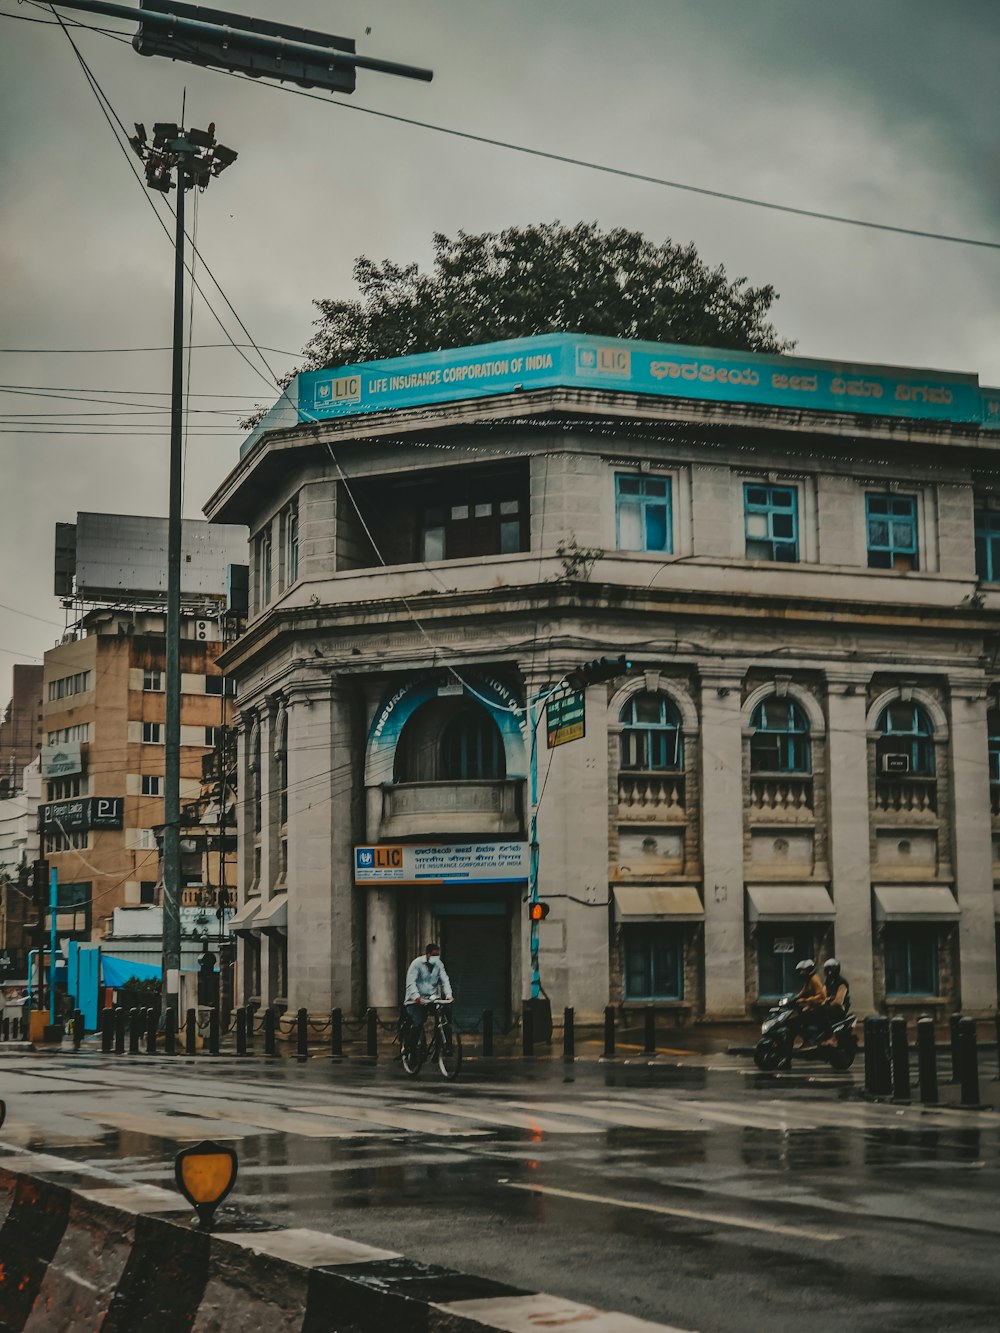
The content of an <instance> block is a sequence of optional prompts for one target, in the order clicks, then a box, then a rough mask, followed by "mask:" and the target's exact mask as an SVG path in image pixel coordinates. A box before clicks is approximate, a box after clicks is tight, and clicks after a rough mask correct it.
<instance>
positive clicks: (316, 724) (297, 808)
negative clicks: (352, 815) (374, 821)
mask: <svg viewBox="0 0 1000 1333" xmlns="http://www.w3.org/2000/svg"><path fill="white" fill-rule="evenodd" d="M285 697H286V700H287V710H288V1004H289V1008H290V1009H293V1010H294V1009H297V1008H299V1007H301V1006H303V1005H304V1006H305V1007H306V1008H307V1009H309V1010H310V1011H311V1012H313V1013H316V1014H323V1013H326V1012H328V1011H329V1010H330V1009H331V1008H332V1007H333V1004H332V986H331V963H332V957H333V892H332V867H331V856H330V848H331V836H330V828H331V818H332V811H331V800H330V798H331V792H332V790H333V788H334V787H335V786H336V785H338V782H337V779H338V777H342V776H343V775H340V774H338V773H337V772H336V771H335V770H336V768H337V763H338V758H337V756H336V755H335V754H334V752H333V745H332V720H331V713H332V701H331V687H330V678H329V676H324V675H322V674H320V673H319V672H316V673H315V674H313V673H310V674H309V675H308V676H303V677H299V678H297V679H295V680H293V681H290V682H289V684H288V686H287V687H286V689H285Z"/></svg>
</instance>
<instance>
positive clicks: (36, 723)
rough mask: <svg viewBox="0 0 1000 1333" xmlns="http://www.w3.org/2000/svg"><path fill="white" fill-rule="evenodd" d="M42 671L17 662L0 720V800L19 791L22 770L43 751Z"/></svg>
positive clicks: (39, 667) (38, 667) (37, 667)
mask: <svg viewBox="0 0 1000 1333" xmlns="http://www.w3.org/2000/svg"><path fill="white" fill-rule="evenodd" d="M42 732H43V727H42V668H41V666H26V665H24V664H23V663H17V664H16V665H15V667H14V672H13V684H12V690H11V698H10V702H9V703H8V705H7V708H6V710H5V712H4V715H3V718H2V720H0V798H2V797H4V796H10V795H12V794H13V793H14V792H16V791H20V790H21V778H22V775H23V773H24V770H25V769H26V768H27V767H28V765H29V764H31V763H32V762H33V761H34V760H35V759H37V758H38V751H39V750H40V749H41V748H42Z"/></svg>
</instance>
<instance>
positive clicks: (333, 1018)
mask: <svg viewBox="0 0 1000 1333" xmlns="http://www.w3.org/2000/svg"><path fill="white" fill-rule="evenodd" d="M343 1058H344V1014H343V1011H342V1010H340V1009H331V1010H330V1059H331V1060H343Z"/></svg>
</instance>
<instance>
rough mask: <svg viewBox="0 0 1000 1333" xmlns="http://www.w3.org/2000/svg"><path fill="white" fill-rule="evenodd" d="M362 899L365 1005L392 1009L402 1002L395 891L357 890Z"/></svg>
mask: <svg viewBox="0 0 1000 1333" xmlns="http://www.w3.org/2000/svg"><path fill="white" fill-rule="evenodd" d="M358 892H359V893H363V894H365V895H366V904H365V906H366V909H367V919H366V922H365V934H366V948H367V963H368V1004H369V1005H371V1006H372V1007H373V1008H375V1009H392V1008H394V1007H395V1006H396V1005H398V1004H399V1001H400V999H401V998H402V988H403V978H402V977H401V976H400V966H399V931H398V923H397V911H398V907H397V903H396V895H397V892H398V890H396V889H359V890H358Z"/></svg>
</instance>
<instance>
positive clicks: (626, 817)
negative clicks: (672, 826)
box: [618, 772, 685, 823]
mask: <svg viewBox="0 0 1000 1333" xmlns="http://www.w3.org/2000/svg"><path fill="white" fill-rule="evenodd" d="M618 818H619V819H620V820H622V821H627V822H629V823H642V822H644V821H646V820H649V821H650V822H652V823H663V822H664V821H665V820H666V821H670V820H676V821H678V822H682V821H683V820H684V818H685V814H684V774H683V773H629V772H621V773H619V774H618Z"/></svg>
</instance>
